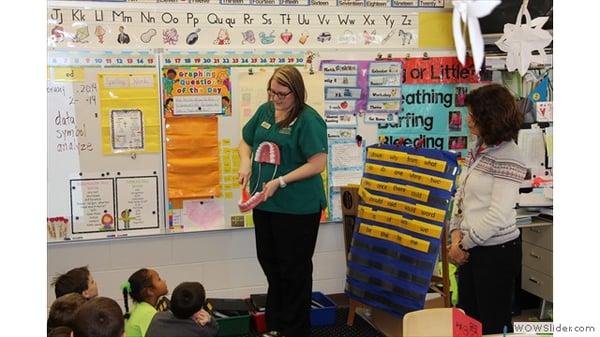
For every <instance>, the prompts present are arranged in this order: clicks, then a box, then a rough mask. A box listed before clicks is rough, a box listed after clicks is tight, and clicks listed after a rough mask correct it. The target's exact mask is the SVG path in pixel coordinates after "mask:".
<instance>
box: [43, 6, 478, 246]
mask: <svg viewBox="0 0 600 337" xmlns="http://www.w3.org/2000/svg"><path fill="white" fill-rule="evenodd" d="M348 3H349V2H348ZM348 3H346V2H345V3H343V4H342V3H340V4H339V6H338V4H337V3H336V4H333V3H332V4H330V5H329V6H325V7H322V8H319V13H318V14H317V13H316V12H315V10H314V8H309V7H306V6H298V7H294V8H291V7H289V6H283V5H280V6H230V5H216V4H211V5H206V6H205V5H203V6H190V7H187V8H183V7H177V6H172V5H162V4H122V3H121V4H114V3H111V4H106V3H104V4H102V3H97V4H96V3H94V4H93V6H85V7H82V6H81V3H80V2H51V3H49V8H48V39H49V49H50V50H51V51H50V54H49V71H48V102H49V103H48V215H47V222H48V240H49V241H63V240H73V239H96V238H107V237H119V236H136V235H147V234H165V233H177V232H193V231H205V230H220V229H231V228H238V227H252V226H253V223H252V216H251V213H240V211H239V209H238V206H237V203H238V200H239V199H240V186H239V184H238V183H237V171H238V167H239V158H238V155H237V147H238V144H239V141H240V133H241V128H242V127H243V125H244V124H245V123H246V122H247V121H248V120H249V119H250V118H251V116H252V115H253V114H254V112H255V111H256V109H257V107H258V106H259V105H260V104H262V103H264V102H265V101H266V100H267V93H266V88H267V81H268V79H269V77H270V76H271V74H272V72H273V70H274V68H275V67H277V66H280V65H283V64H290V65H294V66H296V67H298V69H299V70H300V71H301V72H302V74H303V77H304V80H305V83H306V88H307V92H308V97H307V103H308V104H309V105H311V106H312V107H313V108H315V109H316V110H317V111H318V112H319V113H320V114H322V115H323V117H324V119H325V120H326V122H327V124H328V130H327V132H328V138H329V139H331V144H330V151H331V153H335V154H336V156H330V159H331V160H330V163H329V165H328V169H327V171H326V172H324V173H323V178H324V184H325V186H324V188H325V189H326V190H327V191H328V195H329V209H328V212H327V213H326V214H325V217H324V218H323V219H322V220H323V221H337V220H339V219H340V217H341V209H340V201H339V185H340V184H345V183H347V182H352V181H355V180H356V178H357V177H358V176H359V174H360V165H358V164H357V163H358V162H359V161H360V159H361V158H360V156H361V155H362V151H360V149H362V148H364V146H367V145H370V144H374V143H379V142H386V141H388V142H392V143H400V142H401V141H406V140H407V139H410V140H411V142H417V141H419V142H420V140H419V139H423V140H424V141H426V140H427V138H428V137H429V138H436V139H443V141H442V140H439V141H438V142H437V143H436V142H435V141H433V142H432V143H431V144H429V145H431V146H429V147H437V148H443V149H447V148H448V146H449V144H450V138H449V137H450V136H452V137H463V136H464V135H463V133H465V134H466V128H464V124H462V126H461V128H460V131H451V132H453V134H449V133H448V132H450V131H449V130H447V127H448V125H449V121H450V120H451V114H450V112H449V111H448V110H449V109H450V110H452V111H457V109H454V107H449V108H448V107H446V106H438V107H435V108H433V109H429V110H427V109H426V105H427V104H424V103H423V102H416V101H414V102H410V104H408V105H405V104H404V102H402V100H401V97H403V96H404V95H405V93H408V94H410V93H414V92H415V90H420V89H423V88H412V91H411V88H407V85H416V86H419V85H421V86H427V85H433V86H434V88H429V89H430V90H431V89H434V90H435V91H438V89H439V88H441V86H444V85H448V86H449V87H448V88H447V90H446V91H444V94H445V95H447V96H448V95H450V94H451V95H452V96H453V97H454V91H453V90H454V86H460V87H461V88H462V87H466V86H465V85H459V84H461V81H462V80H461V79H446V80H445V81H442V80H440V81H437V80H436V79H435V78H434V77H435V76H438V75H439V74H433V73H431V74H429V75H427V74H426V73H427V72H426V71H425V72H424V71H421V70H424V69H426V68H429V67H430V66H431V69H434V68H433V67H438V66H446V65H447V66H448V67H454V66H455V64H453V63H452V62H448V60H445V61H439V60H438V56H451V55H453V52H452V50H450V48H451V43H452V42H451V37H450V39H448V38H447V37H439V39H438V42H439V40H440V39H442V40H443V39H446V40H444V41H442V42H443V43H441V44H440V45H441V46H445V47H446V48H448V49H438V50H427V51H428V53H429V56H430V57H431V60H429V61H423V60H421V57H420V55H421V53H422V52H423V51H424V50H425V49H423V48H427V45H426V44H422V42H423V41H424V38H425V37H427V36H425V35H427V30H426V29H423V28H424V27H423V26H422V25H421V23H422V22H427V25H439V24H443V23H444V22H445V21H444V20H447V19H448V17H449V15H451V13H450V12H449V11H448V10H447V9H442V7H446V6H445V5H444V1H436V2H435V4H436V5H435V6H428V5H423V6H420V5H418V4H421V2H416V3H417V5H415V6H411V7H405V6H401V5H398V6H396V5H397V4H396V5H394V6H396V7H394V8H386V7H385V6H379V7H375V8H368V9H367V8H364V6H358V2H356V3H354V4H352V5H351V6H346V5H347V4H348ZM431 3H433V2H431ZM439 4H441V6H438V5H439ZM363 5H364V3H363ZM389 5H390V4H389V3H388V4H386V6H389ZM425 7H426V8H425ZM188 9H189V10H188ZM340 9H342V12H343V14H340V13H341V12H340ZM216 12H219V13H220V14H219V17H221V18H223V22H219V20H213V19H214V17H215V14H214V13H216ZM431 13H438V14H441V16H439V17H435V19H434V20H433V21H432V19H431V15H429V16H427V21H423V20H422V18H423V17H424V16H423V15H424V14H431ZM188 17H189V20H188V19H186V18H188ZM288 17H289V18H290V20H289V21H288V20H287V18H288ZM111 18H113V19H111ZM125 18H127V20H126V21H123V22H120V20H121V21H122V20H125ZM152 18H154V20H155V22H151V21H152ZM163 18H166V19H168V18H171V19H169V20H171V22H164V20H162V19H163ZM227 18H229V20H227ZM262 18H265V20H262ZM130 19H131V21H129V20H130ZM166 19H165V20H166ZM174 19H178V20H177V22H175V20H174ZM245 19H246V20H247V21H245ZM250 19H252V20H250ZM267 19H271V20H270V22H269V20H267ZM436 20H437V21H436ZM234 21H235V22H234ZM250 21H252V23H250ZM307 21H310V22H311V26H310V27H308V28H307V24H306V22H307ZM313 24H314V25H313ZM121 30H122V32H121ZM121 33H122V34H121ZM175 33H176V34H175ZM126 35H127V37H128V38H126V37H125V36H126ZM127 41H129V42H127ZM221 42H223V43H221ZM438 48H441V47H438ZM381 54H383V57H384V59H379V60H378V61H377V63H374V62H375V61H376V59H378V58H380V57H381V56H382V55H381ZM409 54H411V55H409ZM386 56H387V57H389V58H386ZM408 56H410V59H408V58H407V57H408ZM449 58H452V59H455V58H454V57H449ZM414 61H416V63H415V62H414ZM432 61H434V62H433V63H432ZM407 62H408V63H407ZM428 62H429V63H431V64H429V63H428ZM436 62H437V63H436ZM326 63H328V64H339V65H341V67H342V68H343V67H346V66H345V65H344V64H355V65H358V66H357V67H355V68H354V69H355V70H356V72H355V73H354V75H353V76H351V74H346V73H344V71H345V70H342V71H341V73H340V72H338V71H337V70H335V69H334V70H333V71H330V70H326V69H323V64H326ZM399 64H402V70H403V71H404V72H407V73H406V74H403V77H402V79H403V80H406V79H407V78H409V77H410V76H412V75H413V74H417V75H419V76H420V77H421V78H418V79H414V78H413V79H412V80H415V81H416V82H415V83H407V82H403V83H402V85H400V77H398V76H397V75H399V68H398V66H399ZM407 64H412V65H408V66H407ZM171 68H173V69H174V70H176V72H177V73H180V72H184V73H185V71H186V69H187V70H189V72H190V74H191V75H190V76H187V75H186V76H187V79H186V80H188V81H194V79H195V78H196V77H197V79H198V80H201V81H198V83H199V84H198V83H196V84H194V85H192V86H190V88H193V89H194V90H198V92H196V93H195V94H192V95H179V96H178V97H172V98H173V99H172V101H168V98H170V97H169V96H168V95H167V94H166V92H167V91H169V90H170V89H173V88H174V89H175V90H178V89H177V88H178V86H177V84H176V82H173V81H172V79H171V78H169V76H171V75H169V74H168V71H169V69H171ZM418 68H419V69H418ZM420 68H422V69H420ZM467 68H468V67H467ZM471 68H472V67H471ZM386 69H387V70H386ZM390 69H394V72H393V74H392V73H388V74H386V75H385V76H379V75H382V74H383V72H386V71H389V70H390ZM461 69H462V68H461ZM461 69H459V70H460V71H463V70H461ZM467 72H469V73H470V71H467ZM188 75H189V74H188ZM405 75H409V76H405ZM434 75H435V76H434ZM186 76H184V77H186ZM427 76H429V78H425V77H427ZM334 80H335V81H334ZM357 81H361V83H360V84H359V83H358V82H357ZM419 81H420V82H419ZM214 82H218V83H217V84H215V85H213V84H214ZM463 82H465V81H463ZM466 82H467V83H471V82H469V81H466ZM367 83H368V85H367ZM150 87H152V88H154V89H153V90H150V91H144V90H145V89H144V88H150ZM200 90H204V91H202V93H200ZM461 90H462V89H461ZM126 92H130V93H134V94H132V95H134V96H135V98H133V99H131V100H123V99H121V100H119V99H118V97H125V96H127V95H126V94H125V93H126ZM113 96H116V97H117V98H114V97H113ZM146 96H147V97H146ZM225 96H227V99H224V98H223V97H225ZM132 97H133V96H132ZM406 107H408V108H409V110H407V111H405V110H404V108H406ZM171 109H174V111H175V112H176V113H174V114H170V113H169V111H170V110H171ZM157 111H158V113H157ZM200 111H201V113H199V112H200ZM337 112H341V113H337ZM459 112H460V114H461V115H462V116H463V117H464V113H465V112H464V110H462V109H459ZM409 114H411V115H409ZM417 114H421V115H422V116H420V117H419V116H416V115H417ZM186 118H187V119H186ZM182 121H183V123H182ZM185 121H190V123H189V125H187V126H188V128H186V127H185V126H186V123H185ZM463 121H464V119H463ZM403 123H404V124H403ZM427 123H429V124H427ZM192 125H193V126H194V127H196V126H197V127H198V128H197V129H194V128H193V127H190V126H192ZM157 127H158V129H157ZM174 129H178V130H183V131H185V132H183V133H173V132H172V131H173V130H174ZM428 129H429V130H428ZM156 130H159V131H156ZM194 130H196V132H194ZM432 132H433V133H436V134H435V135H433V134H432ZM457 132H458V133H457ZM198 134H200V135H201V136H200V137H199V136H198ZM421 135H423V136H421ZM188 136H191V138H190V140H193V141H191V142H190V144H189V145H185V141H183V143H182V142H181V140H184V139H185V138H186V137H188ZM358 136H359V137H358ZM357 139H361V140H362V141H361V144H358V142H357ZM463 140H464V139H461V142H462V141H463ZM455 143H458V139H456V142H455ZM182 144H184V145H182ZM405 144H406V143H405ZM174 145H176V146H174ZM408 145H410V144H408ZM425 145H426V146H427V143H425ZM186 151H187V152H189V153H190V155H191V154H192V153H194V156H198V158H201V161H198V162H193V163H191V164H192V165H191V166H187V164H190V163H189V162H186V161H185V160H184V161H181V162H178V161H177V159H181V158H182V157H185V153H186ZM348 154H350V155H348ZM333 157H335V158H333ZM350 159H351V160H350ZM332 160H333V161H334V164H335V165H332V162H331V161H332ZM349 160H350V161H349ZM346 164H348V165H346ZM344 165H346V166H348V167H351V170H348V169H347V168H348V167H346V168H344V167H343V166H344ZM175 168H177V169H175ZM180 168H183V169H185V168H192V171H193V172H194V176H193V179H192V175H190V181H193V183H192V184H188V185H192V186H185V185H186V184H185V180H182V179H181V177H185V173H183V174H182V172H183V171H178V169H180ZM177 176H178V177H179V178H178V179H177V178H176V179H173V177H177ZM182 181H183V183H184V184H182ZM188 187H191V188H188Z"/></svg>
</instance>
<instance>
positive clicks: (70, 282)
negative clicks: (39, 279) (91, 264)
mask: <svg viewBox="0 0 600 337" xmlns="http://www.w3.org/2000/svg"><path fill="white" fill-rule="evenodd" d="M52 285H54V294H55V295H56V298H59V297H61V296H62V295H65V294H68V293H79V294H81V295H83V297H85V298H86V299H88V300H89V299H90V298H94V297H96V296H98V285H97V284H96V281H95V280H94V278H93V277H92V273H90V270H89V269H88V267H87V266H84V267H79V268H74V269H71V270H69V271H68V272H66V273H64V274H62V275H58V276H57V277H56V278H55V279H54V281H53V282H52Z"/></svg>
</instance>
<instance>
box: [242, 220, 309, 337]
mask: <svg viewBox="0 0 600 337" xmlns="http://www.w3.org/2000/svg"><path fill="white" fill-rule="evenodd" d="M320 217H321V213H315V214H307V215H295V214H283V213H274V212H267V211H260V210H257V209H255V210H254V211H253V219H254V226H255V233H256V252H257V256H258V261H259V262H260V266H261V267H262V269H263V272H264V273H265V275H266V276H267V280H268V282H269V291H268V293H267V308H266V320H267V327H268V329H269V330H277V331H281V332H283V334H284V336H285V337H308V336H310V302H311V293H312V271H313V265H312V256H313V253H314V251H315V244H316V242H317V233H318V230H319V220H320Z"/></svg>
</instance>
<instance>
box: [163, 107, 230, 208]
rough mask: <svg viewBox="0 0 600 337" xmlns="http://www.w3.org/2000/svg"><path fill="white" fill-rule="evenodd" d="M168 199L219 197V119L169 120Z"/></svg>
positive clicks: (181, 118)
mask: <svg viewBox="0 0 600 337" xmlns="http://www.w3.org/2000/svg"><path fill="white" fill-rule="evenodd" d="M166 124H167V126H166V130H167V131H166V133H167V135H166V136H167V150H166V152H167V184H168V189H169V199H192V198H209V197H211V196H214V197H219V196H220V195H221V189H220V187H219V176H220V175H219V146H218V127H219V126H218V120H217V117H215V116H211V117H167V118H166Z"/></svg>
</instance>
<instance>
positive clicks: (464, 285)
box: [458, 237, 522, 335]
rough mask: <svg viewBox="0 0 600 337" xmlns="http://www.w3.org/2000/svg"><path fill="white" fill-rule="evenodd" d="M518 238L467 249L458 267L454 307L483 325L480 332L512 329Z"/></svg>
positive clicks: (519, 246) (490, 332) (519, 259)
mask: <svg viewBox="0 0 600 337" xmlns="http://www.w3.org/2000/svg"><path fill="white" fill-rule="evenodd" d="M521 257H522V251H521V238H520V237H519V238H517V239H515V240H512V241H509V242H506V243H503V244H501V245H496V246H477V247H474V248H471V249H470V250H469V262H467V263H466V264H464V265H462V266H460V267H459V268H458V307H459V308H461V309H463V310H464V311H465V313H466V314H467V315H469V316H471V317H473V318H475V319H477V320H478V321H480V322H481V323H482V324H483V334H484V335H485V334H495V333H502V331H503V329H504V326H506V327H507V329H508V331H509V332H511V331H512V323H511V309H512V298H513V293H514V289H515V283H516V282H515V280H516V277H517V275H518V274H519V272H520V270H521Z"/></svg>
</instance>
